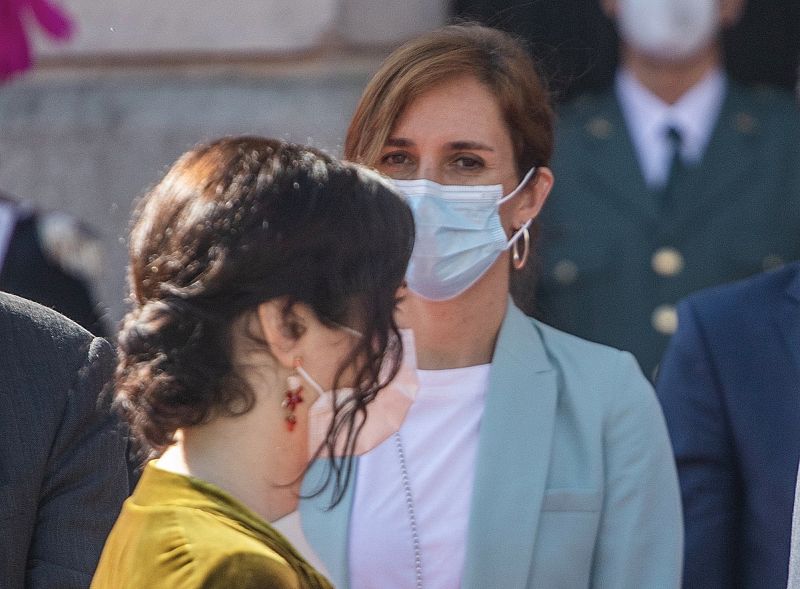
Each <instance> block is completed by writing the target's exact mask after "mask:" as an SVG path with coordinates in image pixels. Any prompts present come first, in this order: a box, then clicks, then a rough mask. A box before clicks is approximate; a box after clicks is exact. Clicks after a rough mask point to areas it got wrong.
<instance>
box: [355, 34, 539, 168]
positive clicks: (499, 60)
mask: <svg viewBox="0 0 800 589" xmlns="http://www.w3.org/2000/svg"><path fill="white" fill-rule="evenodd" d="M464 75H471V76H474V77H475V78H477V79H478V81H480V82H481V83H483V84H485V85H486V87H487V88H489V90H491V92H492V94H494V96H495V98H496V99H497V102H498V105H499V106H500V111H501V112H502V113H503V116H504V118H505V122H506V126H507V127H508V132H509V134H510V135H511V139H512V144H513V146H514V154H515V157H516V162H515V163H516V166H517V173H518V174H524V173H525V172H527V171H528V170H529V169H530V168H532V167H533V166H547V165H549V163H550V157H551V156H552V152H553V116H554V115H553V110H552V107H551V104H550V95H549V92H548V91H547V88H546V87H545V84H544V82H543V80H542V78H541V77H540V76H539V75H538V73H537V71H536V66H535V64H534V62H533V60H532V59H531V57H530V55H529V54H528V52H527V50H526V48H525V45H524V44H523V43H522V42H521V41H519V40H517V39H516V38H515V37H512V36H511V35H509V34H508V33H504V32H502V31H499V30H497V29H491V28H488V27H484V26H481V25H477V24H461V25H451V26H447V27H444V28H441V29H438V30H436V31H432V32H430V33H427V34H425V35H422V36H421V37H417V38H416V39H413V40H411V41H409V42H408V43H406V44H405V45H403V46H401V47H400V48H399V49H397V50H396V51H394V52H393V53H392V54H391V55H390V56H389V57H388V58H386V60H385V61H384V62H383V64H382V65H381V67H380V69H379V70H378V72H377V73H376V74H375V75H374V76H373V78H372V79H371V80H370V81H369V83H368V84H367V87H366V89H365V90H364V93H363V94H362V95H361V100H360V101H359V103H358V106H357V107H356V112H355V114H354V115H353V119H352V121H351V122H350V127H349V129H348V130H347V138H346V140H345V144H344V156H345V158H347V159H349V160H352V161H355V162H359V163H363V164H366V165H371V166H374V165H375V164H376V163H377V160H378V155H379V153H380V150H381V149H382V148H383V146H384V144H385V143H386V140H387V139H388V137H389V133H390V132H391V130H392V128H393V127H394V125H395V122H396V121H397V119H398V117H399V116H400V115H401V114H402V112H403V110H404V109H405V107H406V106H407V105H408V104H410V103H411V102H412V101H413V100H414V99H415V98H417V97H419V96H421V95H422V94H424V93H425V92H427V91H429V90H431V89H432V88H434V87H435V86H437V85H438V84H441V83H442V82H443V81H445V80H447V79H449V78H453V77H457V76H464Z"/></svg>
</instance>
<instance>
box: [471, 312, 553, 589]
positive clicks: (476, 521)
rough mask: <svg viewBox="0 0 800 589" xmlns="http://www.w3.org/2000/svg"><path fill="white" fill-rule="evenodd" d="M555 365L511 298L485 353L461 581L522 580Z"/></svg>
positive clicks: (540, 487)
mask: <svg viewBox="0 0 800 589" xmlns="http://www.w3.org/2000/svg"><path fill="white" fill-rule="evenodd" d="M556 391H557V388H556V372H555V370H554V369H553V367H552V365H551V363H550V361H549V359H548V356H547V353H546V351H545V348H544V344H543V342H542V339H541V336H540V334H539V331H538V329H537V327H536V326H535V324H534V322H533V321H532V320H531V319H530V318H528V317H526V316H525V315H524V314H523V313H522V312H521V311H520V310H519V309H517V308H516V307H515V306H514V305H513V303H509V309H508V312H507V313H506V317H505V320H504V321H503V325H502V327H501V329H500V334H499V337H498V341H497V347H496V349H495V354H494V358H493V359H492V368H491V372H490V376H489V390H488V393H487V397H486V407H485V409H484V414H483V419H482V421H481V434H480V440H479V442H478V454H477V461H476V465H475V483H474V486H473V490H472V504H471V510H470V520H469V528H468V529H469V532H468V537H467V552H466V561H465V568H464V576H463V579H462V587H464V588H466V589H483V588H485V587H493V586H496V584H497V581H498V579H503V585H505V586H508V587H525V586H527V583H528V578H529V577H530V565H531V562H532V559H533V551H534V543H535V541H536V530H537V527H538V521H539V513H540V507H541V503H542V499H543V497H544V491H545V484H546V481H547V473H548V470H549V464H550V446H551V442H552V437H553V427H554V419H555V409H556V397H557V392H556Z"/></svg>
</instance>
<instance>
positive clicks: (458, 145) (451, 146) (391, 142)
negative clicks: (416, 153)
mask: <svg viewBox="0 0 800 589" xmlns="http://www.w3.org/2000/svg"><path fill="white" fill-rule="evenodd" d="M415 145H416V144H415V143H414V142H413V141H412V140H411V139H406V138H405V137H389V138H388V139H387V140H386V147H414V146H415ZM445 148H446V149H448V150H450V151H460V150H467V151H492V152H493V151H494V148H493V147H490V146H488V145H486V144H485V143H481V142H479V141H470V140H466V139H462V140H459V141H451V142H449V143H446V144H445Z"/></svg>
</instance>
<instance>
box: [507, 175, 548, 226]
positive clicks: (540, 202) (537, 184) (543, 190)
mask: <svg viewBox="0 0 800 589" xmlns="http://www.w3.org/2000/svg"><path fill="white" fill-rule="evenodd" d="M552 188H553V172H551V171H550V168H546V167H544V166H542V167H540V168H537V170H536V173H535V174H534V175H533V178H531V180H530V182H528V185H527V186H526V187H525V188H523V189H522V191H521V195H520V196H522V198H520V199H519V201H518V203H517V206H516V209H515V211H514V217H513V223H514V227H522V226H523V225H524V224H525V223H527V222H528V220H530V219H533V218H535V217H537V216H539V213H540V212H541V210H542V207H543V206H544V203H545V201H546V200H547V195H549V194H550V190H551V189H552Z"/></svg>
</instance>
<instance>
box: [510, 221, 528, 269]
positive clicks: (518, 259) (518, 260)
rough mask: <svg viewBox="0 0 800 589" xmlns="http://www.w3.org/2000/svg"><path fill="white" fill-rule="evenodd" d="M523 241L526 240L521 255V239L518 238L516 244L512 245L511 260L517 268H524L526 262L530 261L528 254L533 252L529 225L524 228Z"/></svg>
mask: <svg viewBox="0 0 800 589" xmlns="http://www.w3.org/2000/svg"><path fill="white" fill-rule="evenodd" d="M522 241H524V242H525V245H524V246H523V251H522V255H521V256H520V255H519V242H520V240H519V239H517V240H516V241H515V242H514V245H512V246H511V262H512V263H513V264H514V269H515V270H522V269H523V268H524V267H525V264H526V263H527V261H528V256H529V255H530V253H531V235H530V233H529V232H528V227H527V226H525V227H523V228H522Z"/></svg>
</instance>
